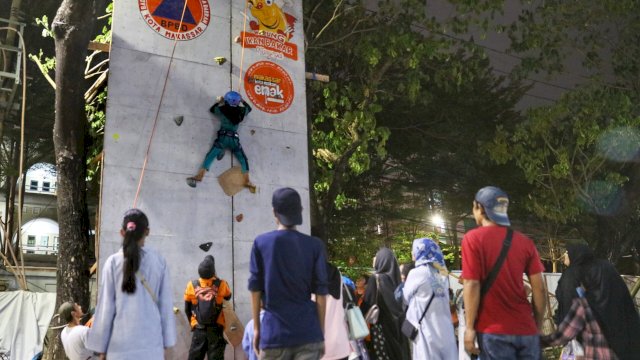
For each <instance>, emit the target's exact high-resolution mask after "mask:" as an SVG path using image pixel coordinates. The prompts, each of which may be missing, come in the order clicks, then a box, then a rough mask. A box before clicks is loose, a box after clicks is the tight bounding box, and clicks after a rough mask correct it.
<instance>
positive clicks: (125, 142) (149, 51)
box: [99, 0, 309, 358]
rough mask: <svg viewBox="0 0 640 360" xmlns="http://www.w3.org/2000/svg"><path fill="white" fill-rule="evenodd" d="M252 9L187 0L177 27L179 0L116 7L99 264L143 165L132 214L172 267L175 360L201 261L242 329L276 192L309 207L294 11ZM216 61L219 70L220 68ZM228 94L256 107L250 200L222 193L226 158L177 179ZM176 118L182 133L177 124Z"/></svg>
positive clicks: (115, 242) (261, 5)
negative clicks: (140, 215)
mask: <svg viewBox="0 0 640 360" xmlns="http://www.w3.org/2000/svg"><path fill="white" fill-rule="evenodd" d="M250 2H251V4H245V2H244V1H241V0H233V1H230V0H227V1H213V0H187V8H186V10H185V11H184V18H183V24H182V27H181V28H180V26H179V24H180V18H181V15H182V12H183V7H184V0H137V1H136V0H119V1H116V2H115V9H114V19H113V42H112V46H111V60H110V61H111V64H110V70H109V71H110V74H109V98H108V102H107V124H106V129H105V141H104V142H105V145H104V149H105V158H104V174H103V182H102V206H101V220H100V229H101V232H100V239H99V240H100V247H99V249H100V264H102V263H104V261H105V260H106V258H107V257H108V256H109V255H110V254H112V253H114V252H116V251H118V249H119V248H120V246H121V238H120V235H119V233H118V231H119V228H120V225H121V224H120V223H121V220H122V215H123V213H124V212H125V211H126V210H127V209H129V208H131V207H132V205H133V203H134V199H135V198H136V191H137V188H138V181H139V179H140V176H141V170H142V169H143V167H144V176H143V179H142V183H141V187H140V192H139V196H138V200H137V207H138V208H140V209H142V210H143V211H144V212H146V214H147V215H148V216H149V220H150V228H151V235H150V237H149V238H148V239H147V244H148V245H149V246H152V247H154V248H156V249H159V251H160V252H161V253H162V254H163V255H164V256H165V257H166V259H167V261H168V263H169V265H170V268H171V275H172V282H173V289H174V302H175V306H176V307H177V308H179V309H181V312H180V314H179V315H178V324H179V325H178V327H179V329H178V331H179V334H180V335H179V344H178V347H177V349H176V351H175V352H174V354H176V357H177V358H184V357H185V356H184V354H185V353H186V350H187V349H188V346H189V341H190V333H189V330H188V328H187V325H186V321H183V320H182V319H184V315H183V313H182V309H183V300H182V299H183V298H182V295H183V293H184V289H185V286H186V284H187V282H188V281H190V280H191V279H194V278H197V266H198V263H199V262H200V261H201V260H202V259H203V258H204V256H205V255H207V254H212V255H213V256H214V257H215V259H216V269H217V272H218V275H219V276H220V277H222V278H223V279H226V280H228V281H229V283H230V285H231V287H232V291H233V293H234V297H233V300H234V304H235V308H236V311H237V314H238V316H239V318H240V320H241V321H242V322H243V323H246V322H247V321H248V320H249V318H250V296H249V292H248V290H247V278H248V266H249V253H250V250H251V246H252V243H253V239H254V238H255V236H256V235H258V234H259V233H261V232H265V231H268V230H272V229H274V227H275V223H274V220H273V214H272V210H271V194H272V192H273V190H274V189H276V188H279V187H283V186H291V187H294V188H296V189H297V190H298V191H299V192H300V194H301V195H302V199H303V206H304V208H305V209H309V205H308V202H309V196H308V194H309V190H308V163H307V135H306V133H307V123H306V104H305V87H304V81H305V80H304V54H303V52H302V50H303V44H304V40H303V30H302V2H301V1H295V2H294V1H288V0H284V1H282V0H275V1H273V2H272V1H268V2H267V1H266V0H251V1H250ZM245 14H246V17H245ZM179 28H180V29H179ZM176 39H178V40H177V41H176ZM243 43H244V51H243V46H242V44H243ZM174 45H175V51H174ZM217 57H221V58H225V59H226V60H227V61H226V62H224V63H223V64H218V63H217V62H216V60H215V58H217ZM165 79H166V85H165ZM229 90H236V91H238V92H240V93H241V94H242V95H243V97H244V98H245V99H246V100H247V101H248V102H249V104H251V106H252V107H253V111H252V112H251V113H250V114H249V115H248V116H247V117H246V118H245V121H244V122H243V123H242V124H241V125H240V130H239V134H240V139H241V143H242V145H243V148H244V150H245V153H246V154H247V157H248V159H249V166H250V176H251V180H252V181H253V183H254V184H256V185H257V187H258V191H257V193H255V194H252V193H250V192H249V191H247V190H243V191H241V192H239V193H238V194H236V195H235V196H233V197H229V196H227V195H225V194H224V192H223V191H222V189H221V187H220V185H219V184H218V181H217V176H218V175H220V174H221V173H222V172H224V171H225V170H228V169H229V168H230V167H231V166H233V165H238V163H237V161H236V160H235V158H234V157H233V155H232V154H230V153H229V152H227V153H226V155H225V157H224V159H222V160H221V161H216V162H214V164H213V166H212V167H211V171H210V172H209V173H207V175H206V176H205V178H204V181H203V182H202V183H199V184H198V186H197V188H190V187H188V186H187V184H186V181H185V179H186V178H187V177H189V176H192V175H194V174H195V173H196V171H197V170H198V168H199V167H200V165H201V163H202V160H203V159H204V156H205V154H206V153H207V152H208V151H209V148H210V147H211V145H212V144H213V140H214V138H215V134H216V131H217V129H218V127H219V125H220V121H219V119H217V118H215V117H214V116H213V115H212V114H210V113H209V107H210V106H211V105H212V104H213V103H214V102H215V98H216V97H217V96H221V95H223V94H224V93H225V92H227V91H229ZM180 116H182V117H183V122H182V123H181V125H178V124H177V123H176V122H175V121H174V119H175V118H176V117H180ZM156 120H157V121H156ZM154 124H155V125H154ZM154 127H155V132H154V135H153V137H152V131H153V129H154ZM150 139H151V140H150ZM150 141H151V142H150ZM149 142H150V143H151V146H150V148H149V151H148V154H147V148H148V145H149ZM145 156H146V157H147V163H146V166H144V161H145ZM304 216H305V217H304V224H303V225H302V227H301V230H302V231H305V232H308V230H309V213H308V211H305V214H304ZM206 242H213V246H212V247H211V249H210V250H209V251H208V252H205V251H203V250H201V249H200V248H199V247H198V246H199V245H200V244H202V243H206ZM227 350H228V351H227V353H228V355H229V353H230V351H229V349H227ZM236 357H238V358H241V357H240V354H236Z"/></svg>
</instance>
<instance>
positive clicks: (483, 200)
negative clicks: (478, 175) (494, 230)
mask: <svg viewBox="0 0 640 360" xmlns="http://www.w3.org/2000/svg"><path fill="white" fill-rule="evenodd" d="M476 202H478V203H479V204H480V205H482V207H484V212H485V213H486V214H487V217H488V218H489V220H491V221H493V222H494V223H496V224H498V225H502V226H511V222H510V221H509V216H508V215H507V209H508V208H509V195H507V193H506V192H504V191H502V189H500V188H497V187H495V186H486V187H483V188H482V189H480V190H478V192H477V193H476Z"/></svg>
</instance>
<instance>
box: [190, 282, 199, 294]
mask: <svg viewBox="0 0 640 360" xmlns="http://www.w3.org/2000/svg"><path fill="white" fill-rule="evenodd" d="M191 285H193V291H196V288H198V287H199V286H200V282H199V281H198V280H192V281H191Z"/></svg>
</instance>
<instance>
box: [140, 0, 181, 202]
mask: <svg viewBox="0 0 640 360" xmlns="http://www.w3.org/2000/svg"><path fill="white" fill-rule="evenodd" d="M188 1H189V0H184V7H183V8H182V15H181V16H180V25H179V26H178V34H177V35H176V38H175V40H174V42H173V49H172V50H171V57H170V58H169V67H167V74H166V76H165V77H164V85H163V86H162V93H160V103H159V104H158V109H157V110H156V117H155V119H154V120H153V128H152V129H151V136H150V137H149V143H148V144H147V151H146V153H145V155H144V162H143V163H142V169H140V178H139V179H138V188H137V190H136V196H135V198H134V199H133V206H132V207H133V208H135V207H136V205H137V204H138V198H139V197H140V189H141V188H142V179H144V173H145V170H146V168H147V162H148V161H149V152H150V150H151V142H152V141H153V136H154V135H155V133H156V128H157V125H158V117H159V116H160V108H161V107H162V100H163V99H164V93H165V91H166V90H167V82H168V81H169V72H170V71H171V65H172V64H173V57H174V55H175V53H176V46H177V45H178V37H179V35H180V33H181V32H182V22H183V20H184V14H185V12H186V11H187V2H188Z"/></svg>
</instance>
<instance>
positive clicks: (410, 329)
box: [400, 292, 436, 341]
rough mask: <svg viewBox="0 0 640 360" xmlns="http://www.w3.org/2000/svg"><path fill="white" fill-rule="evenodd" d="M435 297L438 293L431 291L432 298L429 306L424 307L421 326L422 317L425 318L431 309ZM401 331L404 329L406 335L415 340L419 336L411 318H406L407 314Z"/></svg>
mask: <svg viewBox="0 0 640 360" xmlns="http://www.w3.org/2000/svg"><path fill="white" fill-rule="evenodd" d="M434 297H436V294H435V293H434V292H431V299H429V302H428V303H427V307H425V308H424V311H423V312H422V316H420V320H418V326H420V323H421V322H422V319H424V316H425V315H426V314H427V310H429V307H430V306H431V302H432V301H433V298H434ZM400 331H402V333H403V334H404V336H406V337H408V338H409V340H411V341H413V340H415V338H416V337H417V336H418V329H417V328H416V327H415V326H413V324H412V323H411V322H410V321H409V320H407V319H406V316H405V319H404V321H403V322H402V326H401V327H400Z"/></svg>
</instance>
